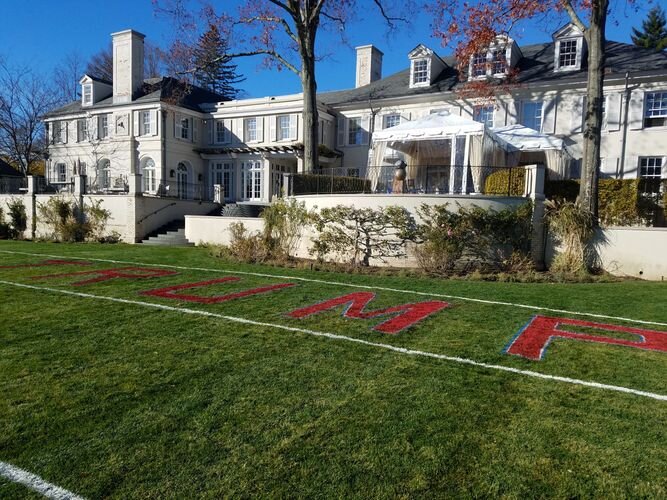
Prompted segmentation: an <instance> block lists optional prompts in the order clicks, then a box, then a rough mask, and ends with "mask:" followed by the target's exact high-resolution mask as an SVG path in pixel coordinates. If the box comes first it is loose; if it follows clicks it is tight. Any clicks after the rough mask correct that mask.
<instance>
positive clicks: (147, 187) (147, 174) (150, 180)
mask: <svg viewBox="0 0 667 500" xmlns="http://www.w3.org/2000/svg"><path fill="white" fill-rule="evenodd" d="M155 173H156V171H155V162H154V161H153V159H152V158H147V159H146V160H145V161H144V168H143V181H144V192H145V193H154V192H155V191H157V178H156V175H155Z"/></svg>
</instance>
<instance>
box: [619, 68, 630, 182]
mask: <svg viewBox="0 0 667 500" xmlns="http://www.w3.org/2000/svg"><path fill="white" fill-rule="evenodd" d="M629 79H630V73H629V72H628V71H626V72H625V91H624V96H625V103H624V105H623V108H624V109H623V140H622V142H621V165H620V167H619V172H618V175H619V178H620V179H622V178H623V176H624V175H625V152H626V143H627V140H628V113H629V111H630V84H629Z"/></svg>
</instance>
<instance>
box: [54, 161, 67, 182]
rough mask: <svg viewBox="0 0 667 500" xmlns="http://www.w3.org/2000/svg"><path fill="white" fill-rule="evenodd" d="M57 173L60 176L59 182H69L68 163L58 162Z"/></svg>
mask: <svg viewBox="0 0 667 500" xmlns="http://www.w3.org/2000/svg"><path fill="white" fill-rule="evenodd" d="M56 175H57V176H58V182H67V165H66V164H64V163H58V164H57V165H56Z"/></svg>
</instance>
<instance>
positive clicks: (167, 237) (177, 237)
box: [141, 219, 195, 247]
mask: <svg viewBox="0 0 667 500" xmlns="http://www.w3.org/2000/svg"><path fill="white" fill-rule="evenodd" d="M141 244H142V245H164V246H173V247H193V246H195V244H194V243H190V242H189V241H188V240H187V239H186V238H185V220H184V219H178V220H174V221H171V222H169V223H168V224H165V225H164V226H162V227H161V228H159V229H157V230H155V231H153V232H152V233H150V234H149V235H148V236H147V237H146V239H144V240H142V241H141Z"/></svg>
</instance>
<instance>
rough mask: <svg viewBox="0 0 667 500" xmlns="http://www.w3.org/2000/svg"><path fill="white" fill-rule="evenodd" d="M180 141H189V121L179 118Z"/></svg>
mask: <svg viewBox="0 0 667 500" xmlns="http://www.w3.org/2000/svg"><path fill="white" fill-rule="evenodd" d="M180 129H181V136H180V137H181V139H190V119H189V118H181V127H180Z"/></svg>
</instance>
